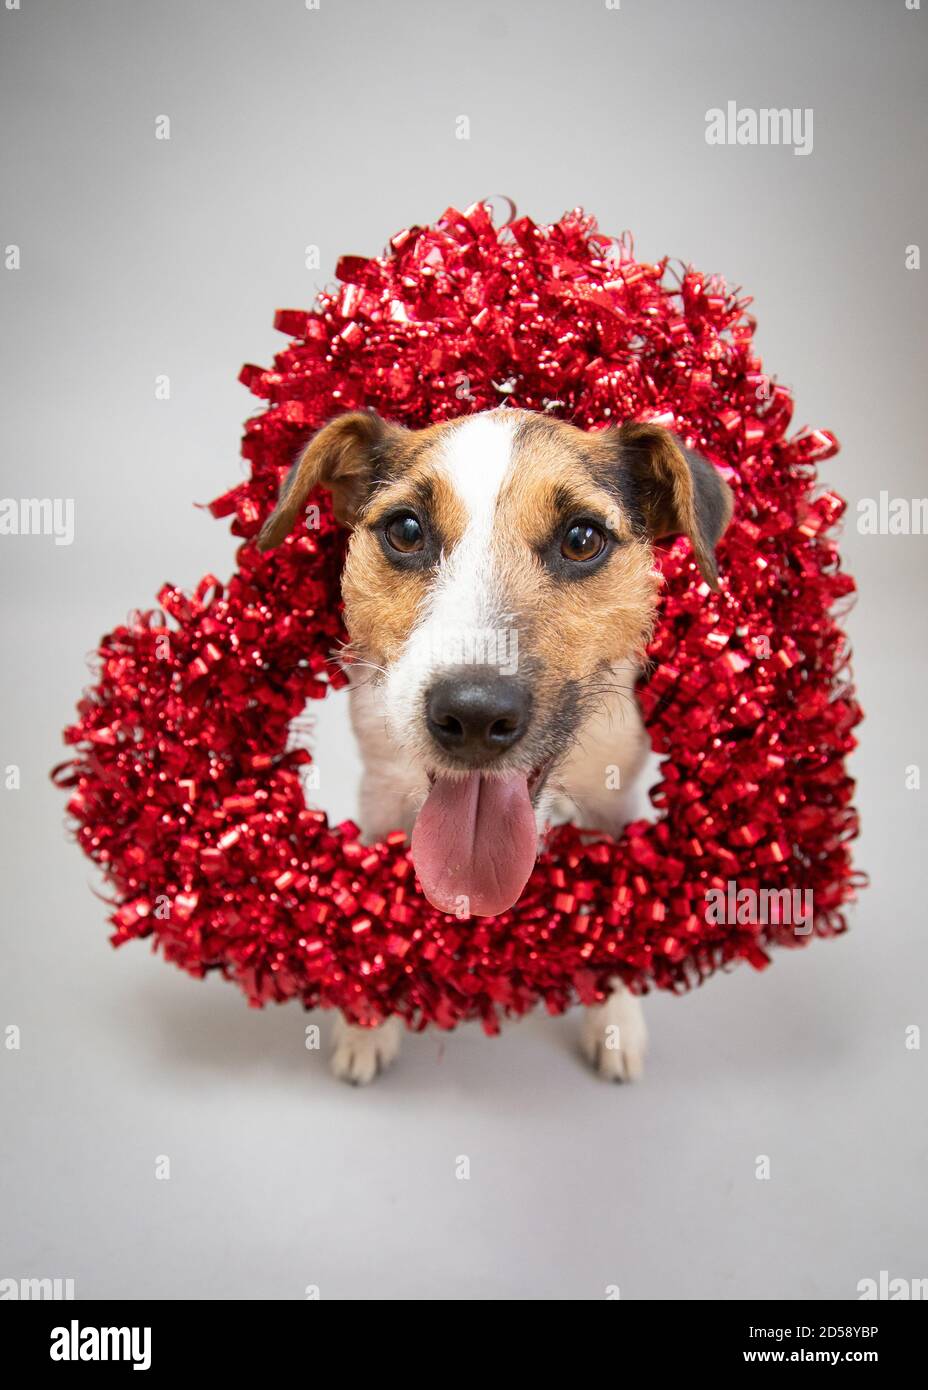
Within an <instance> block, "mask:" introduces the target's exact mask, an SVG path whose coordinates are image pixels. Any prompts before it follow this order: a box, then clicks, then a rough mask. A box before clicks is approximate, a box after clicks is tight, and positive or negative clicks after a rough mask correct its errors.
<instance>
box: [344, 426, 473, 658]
mask: <svg viewBox="0 0 928 1390" xmlns="http://www.w3.org/2000/svg"><path fill="white" fill-rule="evenodd" d="M447 430H448V426H447V425H437V426H433V427H431V428H430V429H426V430H417V431H411V430H404V431H401V432H400V433H399V434H398V435H397V437H396V439H395V440H394V443H393V446H392V447H391V449H390V451H389V453H388V454H387V456H386V458H385V468H384V472H383V477H382V479H381V481H380V482H379V483H378V484H377V486H376V487H374V488H373V489H372V491H371V493H370V495H369V497H368V499H367V502H366V504H365V506H364V507H363V509H362V510H361V512H360V514H359V516H358V518H357V521H356V524H355V528H354V531H353V532H352V536H351V541H350V543H349V546H348V555H347V557H346V560H345V569H344V573H343V575H342V596H343V598H344V601H345V625H346V627H347V628H348V633H349V636H350V638H351V645H350V649H349V651H350V652H351V653H353V654H355V655H356V656H358V657H359V658H360V659H362V660H364V661H367V662H370V663H371V664H373V665H376V666H380V667H386V666H388V665H389V663H390V662H391V661H393V660H395V659H396V657H397V656H398V655H399V653H400V652H401V650H402V648H403V646H404V645H405V644H406V642H407V641H408V639H409V636H410V634H411V632H412V630H413V628H414V626H415V624H416V622H417V620H418V618H419V617H420V615H421V613H422V612H423V609H424V607H425V605H426V604H427V601H428V596H429V592H430V589H431V587H432V584H433V582H434V577H435V567H436V566H437V564H438V562H439V559H440V557H441V555H442V554H443V553H449V552H451V551H452V550H453V549H454V547H455V546H456V545H457V544H458V542H459V541H460V539H461V536H462V535H463V533H464V528H465V526H466V524H467V515H466V511H465V509H464V507H463V506H462V504H461V501H460V499H459V498H458V497H457V496H456V495H455V492H454V489H453V488H452V486H451V484H450V483H449V481H448V480H447V478H445V477H444V476H443V474H442V472H441V470H440V468H439V467H438V466H437V461H438V459H439V458H440V456H441V446H442V441H443V438H444V437H445V435H446V433H447ZM404 436H405V437H404ZM404 516H409V517H414V518H415V519H416V520H417V521H418V522H419V523H420V524H421V527H422V531H423V540H424V549H423V551H422V552H421V553H419V554H416V553H414V554H413V555H412V556H411V557H408V558H407V557H404V556H403V555H402V554H401V553H399V552H396V551H393V550H391V547H390V545H389V541H388V540H387V537H386V534H385V533H386V530H387V528H388V526H389V523H390V522H391V521H395V520H396V519H397V518H402V517H404Z"/></svg>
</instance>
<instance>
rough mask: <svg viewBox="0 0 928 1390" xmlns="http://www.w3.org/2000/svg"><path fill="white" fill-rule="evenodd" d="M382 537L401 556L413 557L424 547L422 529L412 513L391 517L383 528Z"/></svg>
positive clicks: (402, 513)
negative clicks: (384, 537) (383, 536)
mask: <svg viewBox="0 0 928 1390" xmlns="http://www.w3.org/2000/svg"><path fill="white" fill-rule="evenodd" d="M384 535H385V536H386V538H387V541H388V543H389V544H390V545H391V546H392V547H393V549H394V550H398V551H399V552H400V554H401V555H414V554H415V553H416V551H418V550H422V549H423V548H424V546H425V535H424V534H423V531H422V527H421V526H420V525H419V521H418V519H417V518H416V517H414V516H413V514H412V512H401V513H400V515H399V516H394V517H391V519H390V520H389V521H388V522H387V524H386V526H385V527H384Z"/></svg>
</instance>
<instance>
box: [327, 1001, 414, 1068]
mask: <svg viewBox="0 0 928 1390" xmlns="http://www.w3.org/2000/svg"><path fill="white" fill-rule="evenodd" d="M401 1037H402V1023H401V1022H400V1020H399V1019H398V1018H388V1019H387V1021H386V1023H381V1025H380V1027H379V1028H358V1027H357V1025H356V1024H354V1023H346V1022H345V1020H344V1019H343V1018H342V1016H341V1014H339V1015H338V1016H337V1018H336V1020H335V1035H334V1041H333V1044H332V1057H331V1067H332V1071H333V1073H334V1074H335V1076H337V1077H338V1079H339V1081H347V1082H348V1083H349V1085H351V1086H367V1085H369V1084H370V1082H371V1081H373V1080H374V1079H375V1078H376V1077H377V1076H379V1075H380V1073H381V1072H382V1071H386V1069H387V1067H388V1066H389V1065H390V1063H391V1062H392V1061H394V1059H395V1058H396V1054H397V1053H398V1052H399V1050H400V1038H401Z"/></svg>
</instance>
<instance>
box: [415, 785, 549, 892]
mask: <svg viewBox="0 0 928 1390" xmlns="http://www.w3.org/2000/svg"><path fill="white" fill-rule="evenodd" d="M537 848H538V832H537V830H536V829H535V813H534V811H533V810H532V802H531V798H530V796H529V794H528V782H527V780H526V778H525V777H518V776H516V777H507V778H505V779H502V778H499V777H482V776H481V775H480V773H479V772H471V773H469V774H468V776H467V777H466V778H463V779H461V780H460V781H456V780H455V781H453V780H452V779H451V778H449V777H438V778H436V780H435V784H434V786H433V787H432V790H431V791H430V792H429V794H428V798H427V800H426V803H425V805H424V806H423V807H422V810H421V811H420V812H419V816H418V819H417V820H416V823H415V826H414V827H413V832H412V860H413V863H414V864H415V866H416V873H417V874H418V875H419V881H420V883H421V884H422V888H423V891H424V893H425V896H426V897H427V898H428V900H429V902H430V903H431V904H432V906H433V907H437V908H438V909H439V911H441V912H454V913H456V914H457V915H458V916H464V915H466V914H468V913H471V914H473V915H474V916H475V917H496V916H498V914H499V913H500V912H505V911H506V909H507V908H509V907H512V905H513V903H514V902H515V901H516V899H517V898H518V897H519V894H520V893H521V892H522V889H523V888H524V887H525V885H526V883H527V882H528V877H529V874H530V873H531V872H532V869H533V868H534V867H535V855H536V852H537Z"/></svg>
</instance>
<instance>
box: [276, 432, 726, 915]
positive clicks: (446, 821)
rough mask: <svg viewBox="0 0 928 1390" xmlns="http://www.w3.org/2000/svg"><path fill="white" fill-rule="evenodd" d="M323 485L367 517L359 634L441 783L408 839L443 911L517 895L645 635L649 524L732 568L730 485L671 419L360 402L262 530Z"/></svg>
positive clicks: (426, 774)
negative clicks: (543, 797)
mask: <svg viewBox="0 0 928 1390" xmlns="http://www.w3.org/2000/svg"><path fill="white" fill-rule="evenodd" d="M317 485H321V486H322V487H324V488H327V489H328V490H329V491H330V492H331V494H332V501H333V507H334V510H335V514H336V516H337V517H338V518H339V520H340V521H342V522H343V523H344V524H345V525H346V526H348V527H350V528H351V530H352V536H351V543H350V545H349V548H348V556H347V561H346V564H345V570H344V576H343V581H342V591H343V594H344V600H345V622H346V626H347V628H348V633H349V636H350V639H351V645H350V653H349V654H350V655H353V656H354V657H355V658H356V659H358V660H359V661H363V662H364V663H367V664H369V665H370V666H371V667H373V668H375V671H376V674H375V676H374V677H373V679H375V680H377V681H378V683H379V685H380V688H381V690H382V694H383V711H384V717H385V719H386V723H387V727H388V729H389V731H390V733H391V735H392V738H393V740H394V741H395V743H396V744H397V747H398V751H399V754H400V756H401V757H402V758H403V759H404V760H408V761H409V762H410V763H411V764H412V765H414V766H416V767H418V768H419V769H420V770H421V773H422V784H423V786H424V787H425V786H428V787H430V790H429V793H428V796H427V797H426V800H425V803H424V805H423V807H422V810H421V811H420V813H419V816H418V819H417V821H416V825H415V829H414V831H413V842H412V848H413V857H414V860H415V863H416V868H417V871H418V873H419V877H420V880H421V882H422V885H423V888H424V890H425V892H426V894H427V895H428V897H429V898H430V900H431V901H432V902H433V903H434V904H435V905H436V906H438V907H440V908H442V909H443V910H445V911H455V910H460V907H461V904H462V900H464V903H465V907H466V910H467V911H471V912H474V913H475V914H477V915H487V916H491V915H495V914H497V913H499V912H502V911H505V909H506V908H508V907H510V906H511V905H512V903H513V902H514V901H515V900H516V898H517V897H518V896H519V894H520V893H521V891H522V888H523V887H524V885H525V882H526V879H527V878H528V875H529V874H530V872H531V869H532V866H533V864H534V861H535V854H536V848H537V836H536V830H535V819H534V812H533V804H534V802H535V801H536V799H537V797H538V796H539V794H540V792H541V789H542V787H543V786H544V784H545V781H546V779H547V777H548V776H549V774H550V773H551V771H552V769H553V768H555V767H556V765H557V763H558V761H559V760H561V759H563V758H564V757H565V756H566V754H567V752H568V751H569V749H570V747H571V745H572V743H573V741H574V739H575V737H576V736H577V734H578V731H579V730H580V728H581V726H582V723H583V721H584V719H585V718H586V716H587V715H588V713H589V712H590V709H591V707H592V706H594V705H595V704H596V703H597V702H598V701H599V700H600V699H602V697H603V694H604V692H605V691H607V690H610V689H611V688H612V686H611V683H610V680H609V671H610V668H611V667H612V666H614V665H615V664H616V663H617V662H620V661H623V660H627V659H629V658H632V659H634V658H636V657H638V656H640V655H641V654H642V653H643V651H644V648H645V646H646V643H647V640H648V637H649V634H650V630H651V624H652V621H653V618H654V612H655V606H656V601H657V579H656V576H655V573H654V571H653V565H652V556H651V542H652V541H654V540H656V539H658V538H659V537H662V536H668V535H674V534H685V535H687V536H688V537H689V539H690V542H691V544H692V547H693V553H694V556H695V559H696V563H697V564H698V566H699V569H700V571H701V573H702V575H703V576H704V578H705V579H706V581H707V582H708V584H709V585H711V586H712V587H715V586H716V584H717V577H716V565H715V545H716V542H717V541H718V539H719V537H720V536H721V534H722V532H723V531H724V529H725V527H726V525H727V524H728V520H729V518H730V516H731V510H732V499H731V494H730V492H729V489H728V487H727V486H726V484H725V483H724V482H723V481H722V479H721V478H720V477H719V475H718V473H717V472H716V470H715V469H714V468H713V467H712V465H711V464H709V463H707V462H706V461H705V460H704V459H702V458H700V457H699V456H698V455H696V454H693V453H691V452H690V451H688V450H687V449H685V448H684V447H683V446H682V445H681V444H680V442H679V441H678V440H677V439H676V438H675V437H674V436H673V435H671V434H670V433H668V431H667V430H665V429H662V428H661V427H660V426H657V425H650V424H627V425H623V426H622V427H621V428H609V429H605V430H601V431H596V432H593V433H585V432H584V431H583V430H580V429H577V428H576V427H574V426H573V425H569V424H565V423H564V422H562V421H559V420H555V419H553V418H550V417H548V416H541V415H535V414H532V413H530V412H527V411H520V410H512V409H500V410H494V411H490V412H487V413H485V414H482V415H474V416H468V417H465V418H464V419H461V420H456V421H452V422H448V423H445V424H440V425H433V426H431V427H430V428H428V429H423V430H408V429H404V428H402V427H401V426H399V425H395V424H389V423H387V422H386V421H384V420H382V419H380V418H379V417H378V416H377V415H374V414H371V413H360V412H356V413H351V414H347V415H343V416H341V417H340V418H338V419H336V420H334V421H333V422H332V423H331V424H329V425H327V426H326V427H325V428H324V429H323V430H321V431H320V432H319V433H318V434H316V435H315V437H314V438H313V439H312V440H311V441H310V442H309V444H308V445H307V447H306V449H305V451H304V452H303V454H302V456H301V457H300V459H299V460H298V462H297V463H296V465H295V466H294V469H293V471H292V473H291V475H290V477H289V478H288V479H287V482H286V483H285V485H284V487H283V489H282V492H281V497H280V500H279V502H278V505H277V508H276V510H275V511H274V512H273V514H272V515H271V516H270V517H269V519H268V521H267V522H266V524H265V526H264V528H263V530H262V531H261V534H260V536H259V538H258V544H259V546H260V547H261V549H268V548H269V547H271V546H274V545H276V544H278V543H279V542H280V541H281V540H282V539H283V538H284V537H285V536H286V535H287V533H288V532H289V531H290V530H291V528H292V527H293V526H294V525H295V524H296V522H297V520H298V519H299V518H300V517H301V515H302V513H303V511H304V508H305V505H306V501H307V497H308V495H309V493H310V491H311V490H312V489H313V488H314V487H316V486H317Z"/></svg>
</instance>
